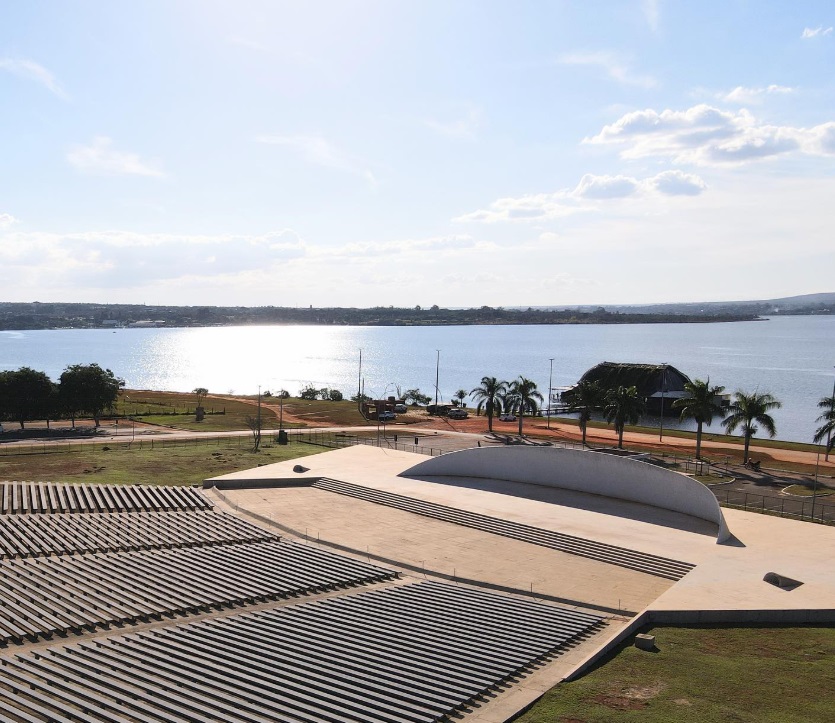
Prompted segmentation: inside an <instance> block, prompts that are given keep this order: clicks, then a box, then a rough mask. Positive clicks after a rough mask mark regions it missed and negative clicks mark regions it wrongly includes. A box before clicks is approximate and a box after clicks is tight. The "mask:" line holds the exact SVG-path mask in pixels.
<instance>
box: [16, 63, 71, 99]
mask: <svg viewBox="0 0 835 723" xmlns="http://www.w3.org/2000/svg"><path fill="white" fill-rule="evenodd" d="M0 70H5V71H7V72H9V73H12V74H13V75H16V76H18V77H20V78H26V79H27V80H34V81H35V82H36V83H40V84H41V85H42V86H44V87H45V88H46V89H47V90H49V91H50V92H52V93H53V94H54V95H57V96H58V97H59V98H63V99H64V100H66V99H67V94H66V93H65V92H64V90H63V88H61V86H60V85H58V82H57V81H56V80H55V76H54V75H52V73H50V72H49V71H48V70H47V69H46V68H44V67H43V66H42V65H39V64H38V63H36V62H35V61H34V60H27V59H26V58H0Z"/></svg>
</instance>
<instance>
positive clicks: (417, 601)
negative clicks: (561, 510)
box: [0, 582, 603, 723]
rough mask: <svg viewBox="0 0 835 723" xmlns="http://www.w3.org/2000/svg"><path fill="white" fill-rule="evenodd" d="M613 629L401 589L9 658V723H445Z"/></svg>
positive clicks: (2, 670)
mask: <svg viewBox="0 0 835 723" xmlns="http://www.w3.org/2000/svg"><path fill="white" fill-rule="evenodd" d="M450 610H454V611H455V614H454V616H452V617H451V616H450V613H449V611H450ZM602 623H603V621H602V619H601V618H600V617H597V616H594V615H589V614H586V613H582V612H580V611H577V610H572V609H567V608H560V607H557V606H553V605H548V604H544V603H540V602H535V601H531V600H522V599H518V598H509V597H506V596H501V595H497V594H495V593H488V592H485V591H479V590H472V589H468V588H461V587H456V586H453V585H446V584H442V583H434V582H421V583H416V584H409V585H402V586H393V587H388V588H381V589H377V590H373V591H369V592H366V593H360V594H351V595H341V596H336V597H331V598H327V599H323V600H319V601H315V602H305V603H300V604H294V605H289V606H282V607H281V608H278V609H272V610H263V611H258V612H252V613H245V614H240V615H233V616H228V617H223V618H219V619H208V620H204V621H200V622H195V623H191V624H185V625H183V624H181V625H168V626H164V627H159V628H154V629H152V630H147V631H142V632H136V633H132V634H122V635H114V636H111V637H108V638H98V639H96V640H94V641H81V642H79V643H77V644H74V645H55V646H50V647H48V648H45V649H41V650H39V651H34V652H30V653H21V654H17V655H14V656H5V657H2V658H0V721H10V722H11V723H21V722H25V723H29V722H30V721H33V720H37V721H51V720H55V721H58V720H80V721H96V722H97V723H98V722H100V721H134V722H141V723H163V722H165V723H185V722H186V721H196V720H200V721H209V720H211V721H226V722H227V723H255V722H256V721H259V722H261V721H263V722H264V723H267V722H268V721H304V722H305V723H325V722H332V723H350V722H356V723H407V722H408V723H435V722H438V723H440V722H441V721H450V720H454V719H456V718H457V717H458V716H459V714H460V713H462V712H466V711H468V710H472V708H473V706H474V705H477V704H478V703H479V702H480V701H483V700H485V699H487V698H489V697H490V696H492V695H494V694H495V693H496V692H497V691H500V690H503V689H505V687H506V685H507V684H508V683H509V682H511V681H515V680H517V679H518V678H519V676H521V675H524V674H526V673H528V672H530V671H532V670H535V669H536V668H537V667H538V665H539V661H542V660H546V659H548V658H549V657H552V656H554V655H559V654H561V653H562V652H564V651H566V650H569V649H570V648H571V647H572V646H574V645H576V644H577V642H578V641H580V640H583V639H584V638H586V637H587V636H588V635H590V634H593V633H594V632H595V631H596V630H598V629H599V628H600V626H601V625H602Z"/></svg>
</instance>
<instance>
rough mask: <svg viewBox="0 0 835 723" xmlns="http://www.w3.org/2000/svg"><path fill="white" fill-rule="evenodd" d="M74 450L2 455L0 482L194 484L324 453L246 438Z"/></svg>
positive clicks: (305, 446) (303, 446) (308, 447)
mask: <svg viewBox="0 0 835 723" xmlns="http://www.w3.org/2000/svg"><path fill="white" fill-rule="evenodd" d="M265 441H266V440H265ZM105 447H109V449H107V450H105V449H104V448H105ZM76 449H77V450H78V451H73V452H63V451H56V452H54V453H48V454H20V455H7V456H2V457H0V480H19V481H28V482H67V483H84V482H89V483H94V484H129V483H130V484H165V485H193V484H200V483H202V482H203V480H204V479H206V478H207V477H215V476H217V475H221V474H226V473H228V472H236V471H237V470H241V469H249V468H251V467H257V466H258V465H263V464H273V463H274V462H282V461H284V460H287V459H294V458H295V457H305V456H307V455H310V454H316V453H318V452H322V451H324V450H323V449H322V448H321V447H316V446H313V445H309V444H303V443H300V442H291V443H290V444H288V445H285V446H280V445H273V444H272V443H270V444H262V445H261V450H260V451H259V452H257V453H256V452H253V451H252V440H251V438H249V437H241V438H240V439H239V440H233V441H232V442H229V441H227V440H222V441H221V442H220V444H218V443H217V442H215V441H212V442H210V443H208V444H207V442H206V441H199V442H197V443H195V442H182V443H179V444H177V445H169V444H166V445H165V446H161V445H158V446H156V447H155V448H154V449H151V448H150V446H148V445H143V447H142V448H141V449H140V448H139V446H138V445H132V446H131V445H127V444H109V445H108V444H102V445H98V444H93V445H83V446H82V445H77V446H76Z"/></svg>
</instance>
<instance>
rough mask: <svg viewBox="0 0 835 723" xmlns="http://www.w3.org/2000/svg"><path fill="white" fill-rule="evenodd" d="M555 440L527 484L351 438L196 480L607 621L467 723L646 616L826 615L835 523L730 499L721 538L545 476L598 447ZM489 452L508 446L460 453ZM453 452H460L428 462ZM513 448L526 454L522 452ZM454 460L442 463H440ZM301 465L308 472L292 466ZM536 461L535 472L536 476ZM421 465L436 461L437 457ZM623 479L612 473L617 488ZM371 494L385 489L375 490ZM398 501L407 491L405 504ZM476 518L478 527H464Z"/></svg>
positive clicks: (256, 509) (264, 516)
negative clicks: (644, 562)
mask: <svg viewBox="0 0 835 723" xmlns="http://www.w3.org/2000/svg"><path fill="white" fill-rule="evenodd" d="M548 449H549V454H550V456H547V457H546V456H542V455H541V452H540V451H539V449H531V450H530V452H533V453H535V454H539V455H540V456H539V457H534V455H533V454H531V455H530V456H529V457H524V458H521V457H516V458H514V465H515V466H519V465H518V464H517V462H518V460H519V459H530V460H531V466H530V467H529V475H530V476H531V477H535V478H537V480H538V481H537V483H536V484H531V483H527V482H523V481H519V479H521V478H524V477H525V474H526V472H525V469H526V468H525V465H522V466H521V467H520V471H519V475H520V478H519V479H517V480H515V481H514V480H508V479H502V476H507V475H506V474H505V473H504V472H501V469H500V465H499V466H496V465H491V466H488V467H479V466H478V465H475V466H474V467H473V470H472V474H461V473H460V472H459V473H456V474H453V475H432V474H427V473H426V471H425V470H424V467H423V466H422V467H421V470H420V471H419V473H418V472H415V467H416V465H419V464H420V463H422V462H425V461H426V460H427V457H425V456H421V455H416V454H412V453H407V452H399V451H393V450H387V449H380V448H375V447H367V446H356V447H350V448H345V449H340V450H335V451H329V452H323V453H322V454H318V455H313V456H309V457H304V458H302V459H299V460H296V461H291V462H284V463H279V464H274V465H266V466H263V467H259V468H256V469H253V470H246V471H242V472H237V473H233V474H230V475H224V476H221V477H216V478H213V479H211V480H207V481H206V483H205V486H206V487H207V488H208V491H209V493H210V494H211V495H213V496H214V497H215V498H216V499H219V500H220V501H221V502H222V503H223V504H224V506H227V507H228V509H231V510H232V511H237V512H238V514H247V515H250V516H255V519H257V520H259V521H260V522H261V523H262V524H265V525H270V524H275V525H280V526H281V529H282V530H283V531H284V533H285V534H289V535H290V536H296V537H298V538H300V539H306V540H307V541H308V543H309V544H317V541H318V544H323V545H324V544H329V545H332V546H335V547H336V548H338V549H340V550H342V551H348V552H350V553H352V554H355V555H357V556H359V557H366V558H370V559H371V560H372V561H373V560H375V559H376V560H383V561H385V562H387V563H389V564H393V565H395V566H398V565H399V566H400V567H401V569H402V571H403V572H404V574H406V575H412V576H418V577H422V576H424V575H425V576H427V577H432V576H433V575H436V576H440V577H446V578H455V579H456V580H458V581H461V582H468V583H472V584H478V585H482V586H490V587H494V588H496V589H500V590H505V591H507V592H511V593H513V592H515V593H516V594H519V595H527V596H530V595H531V594H533V595H534V596H538V597H541V598H542V599H544V600H546V601H553V602H561V603H563V604H568V605H571V606H575V607H578V608H586V609H590V610H594V611H598V612H603V613H604V614H606V615H607V616H608V618H609V626H608V628H607V629H606V630H605V631H604V632H603V633H600V634H598V635H596V636H595V637H594V638H592V639H591V640H589V641H586V642H585V643H584V644H583V645H581V646H580V647H579V648H578V649H577V650H574V651H572V653H571V654H570V655H568V656H564V657H563V658H561V659H560V660H559V661H557V662H555V663H553V664H552V665H550V666H547V667H546V669H544V670H543V671H538V672H537V673H536V674H535V675H533V676H530V677H529V679H526V681H523V683H522V685H521V686H520V687H518V688H516V689H514V690H515V692H514V691H509V692H508V693H507V694H503V695H502V696H499V698H500V700H498V701H497V702H496V704H495V705H493V704H491V705H490V706H487V708H486V709H485V710H484V711H483V712H481V713H479V717H477V718H474V720H483V721H488V720H489V721H494V720H495V721H498V720H505V719H506V718H507V717H508V715H509V713H508V711H509V710H510V709H512V708H513V706H516V708H515V709H519V708H521V707H522V706H523V705H525V704H526V703H525V701H527V702H530V700H533V699H535V697H537V696H538V695H540V694H541V693H542V692H544V690H547V689H548V688H549V687H551V686H552V685H554V684H555V683H556V682H559V680H562V679H564V678H567V677H573V676H575V675H577V674H579V673H580V672H581V671H582V670H584V669H585V668H586V667H587V666H588V665H590V664H591V663H592V662H593V661H594V660H596V659H597V658H598V657H600V656H601V655H603V654H604V653H605V652H606V651H607V650H609V649H610V648H611V647H613V646H614V645H616V644H617V643H618V642H620V641H621V640H623V639H624V638H625V637H627V636H628V635H630V634H632V633H634V632H635V631H636V630H637V629H638V628H640V627H641V626H643V625H645V624H647V623H653V622H656V623H672V624H700V623H735V624H746V623H775V624H779V623H831V622H835V568H833V565H832V556H833V553H835V528H833V527H825V526H821V525H813V524H810V523H803V522H798V521H794V520H786V519H780V518H777V517H770V516H766V515H760V514H755V513H747V512H742V511H737V510H732V509H724V510H722V513H723V514H724V519H723V520H721V522H720V523H719V526H720V527H721V526H723V525H726V527H727V530H728V531H729V533H730V536H729V537H728V538H727V539H726V540H725V541H723V542H717V529H718V527H717V523H715V522H712V521H709V520H707V519H705V518H704V516H702V517H696V516H692V515H689V514H686V513H684V512H682V511H680V510H673V509H670V508H669V506H666V507H662V506H656V505H651V504H646V503H643V502H636V501H629V500H625V499H622V498H617V497H616V496H609V495H603V494H599V493H598V494H588V493H585V492H582V491H579V490H578V489H576V488H575V489H565V488H560V487H557V486H549V483H548V480H547V479H546V477H547V470H548V469H552V470H557V469H558V468H560V469H562V470H563V472H560V473H559V474H558V473H557V472H556V471H555V472H554V477H555V479H557V478H558V477H559V476H560V474H563V473H564V470H565V469H567V468H570V467H571V465H572V464H575V461H576V460H578V459H579V460H580V461H581V462H582V463H583V464H586V463H587V459H586V458H578V457H576V455H578V454H579V455H595V453H593V452H578V451H575V450H558V449H553V448H548ZM482 451H485V452H493V453H495V452H499V453H501V452H502V450H496V449H487V450H467V451H465V453H466V452H470V453H475V452H478V453H480V452H482ZM565 452H570V453H571V454H572V455H575V456H573V457H571V456H567V455H565V454H563V453H565ZM456 454H464V453H452V454H450V455H444V457H441V458H433V459H437V460H444V459H446V458H454V457H455V455H456ZM513 454H515V455H520V454H521V455H525V454H527V452H526V450H525V449H524V448H521V449H520V448H516V449H514V450H513ZM597 456H598V457H601V456H603V455H597ZM612 459H613V460H614V461H613V462H609V461H607V462H606V463H605V464H606V465H607V467H606V470H604V471H603V472H601V474H604V473H605V474H609V475H611V474H612V470H617V469H622V470H623V480H626V481H628V483H629V484H630V485H632V484H633V482H634V484H638V482H639V481H640V478H641V475H642V474H646V475H647V476H651V475H654V474H656V470H657V468H652V470H645V467H650V465H646V464H645V463H642V462H635V461H632V460H621V459H618V458H612ZM459 460H464V458H463V457H462V458H459ZM452 461H454V460H452ZM546 462H547V464H546ZM595 463H596V462H595ZM450 464H451V462H450V461H447V462H446V463H445V465H446V468H447V469H449V468H450ZM297 465H301V466H303V467H304V468H305V469H304V471H300V472H297V471H294V467H296V466H297ZM618 465H628V466H620V467H619V466H618ZM635 465H644V467H635ZM537 468H539V471H540V472H541V473H542V474H539V475H538V474H537V473H536V469H537ZM426 469H428V470H429V471H430V472H431V470H432V466H431V465H430V466H429V467H427V468H426ZM489 469H495V470H497V475H496V476H491V474H490V472H489ZM499 472H501V474H499ZM666 474H673V475H675V477H676V478H680V477H681V475H677V474H676V473H666ZM542 475H545V476H544V477H543V476H542ZM418 476H419V477H420V478H419V479H418V478H415V477H418ZM323 479H330V480H337V481H339V482H342V483H348V485H349V487H348V488H346V489H348V490H349V491H353V488H352V487H350V486H357V487H361V488H363V489H364V490H369V491H370V492H369V493H368V495H369V498H368V499H363V498H357V497H355V496H352V494H345V493H338V492H334V491H332V490H328V489H321V488H319V487H315V486H313V485H315V484H317V483H318V481H319V480H323ZM623 480H615V483H616V484H625V482H624V481H623ZM679 481H680V480H679V479H676V480H674V482H675V483H676V484H678V482H679ZM662 482H663V480H662ZM690 483H692V484H693V485H698V484H699V483H697V482H695V481H693V480H689V481H688V484H690ZM596 489H598V490H599V489H600V487H599V486H598V487H596ZM613 489H615V488H613ZM694 492H695V493H696V494H701V491H700V490H694ZM377 493H380V494H381V495H382V496H380V497H378V498H376V499H378V501H371V498H372V497H373V495H374V494H377ZM618 494H620V493H618ZM386 495H388V496H386ZM400 498H406V504H404V503H403V500H401V499H400ZM379 500H382V502H380V501H379ZM392 500H394V502H392ZM409 501H413V502H409ZM659 502H664V500H662V499H661V498H659ZM412 504H414V505H417V506H416V507H414V509H419V510H424V507H421V505H428V507H426V509H429V510H430V512H431V511H433V510H437V509H441V508H443V509H447V508H452V509H453V510H456V511H461V512H462V513H464V517H463V518H462V519H463V520H464V521H465V523H464V524H461V523H456V522H455V521H449V520H446V519H438V518H436V517H433V516H432V514H427V513H426V512H425V511H418V512H415V511H414V509H412V510H411V511H410V509H407V508H406V507H408V506H409V505H412ZM665 504H666V503H665ZM679 507H681V505H679ZM720 514H721V513H720ZM486 518H489V520H490V521H492V520H500V521H505V522H507V523H508V525H509V526H510V530H511V532H510V533H508V534H509V536H505V535H503V534H497V533H495V532H493V531H489V529H488V528H486V527H484V525H481V522H480V521H483V520H484V519H486ZM471 520H476V522H478V523H479V524H477V525H475V526H472V524H471ZM490 524H492V522H491V523H490ZM479 525H481V527H480V526H479ZM482 528H483V529H482ZM491 529H492V528H491ZM530 529H533V530H534V531H537V534H542V535H546V537H547V539H551V537H548V536H549V535H550V536H557V537H558V538H559V539H562V538H563V537H565V538H566V539H569V538H570V541H572V542H574V541H579V543H578V544H581V543H582V544H590V545H591V547H590V548H589V549H591V550H592V553H589V554H587V553H586V552H581V553H580V554H575V553H572V552H570V551H565V550H564V549H553V548H552V547H548V546H547V545H543V544H536V543H535V542H531V541H530V539H529V538H527V537H525V538H524V539H522V537H520V536H514V535H515V534H516V533H515V531H518V530H523V531H525V532H527V531H529V530H530ZM288 531H290V532H289V533H288ZM719 537H720V538H721V537H722V535H721V534H720V535H719ZM601 550H602V552H600V554H598V552H596V551H601ZM611 550H616V551H625V552H623V554H624V555H627V554H633V553H634V554H635V555H637V556H638V557H639V558H640V559H644V558H646V559H654V557H656V556H657V557H658V558H664V559H665V560H672V561H676V562H679V563H682V564H685V565H686V568H685V573H683V574H680V575H679V576H678V577H679V579H670V578H669V577H663V576H661V575H660V574H658V573H657V572H646V571H643V569H631V568H629V567H628V566H623V563H613V562H612V560H613V559H614V558H611V557H610V552H608V551H611ZM618 554H621V553H620V552H618ZM691 566H692V568H691ZM639 567H640V566H639ZM687 570H689V571H687ZM768 573H777V575H778V576H780V581H783V582H784V583H786V581H787V579H788V582H787V583H786V584H784V586H782V587H780V586H778V585H775V584H771V583H769V582H766V581H764V580H763V578H764V577H765V576H766V575H767V574H768ZM674 577H675V576H674ZM791 581H794V582H795V583H800V584H791ZM502 701H504V702H502ZM502 716H505V717H502Z"/></svg>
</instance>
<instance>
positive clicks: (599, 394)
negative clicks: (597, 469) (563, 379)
mask: <svg viewBox="0 0 835 723" xmlns="http://www.w3.org/2000/svg"><path fill="white" fill-rule="evenodd" d="M571 391H572V396H571V401H570V402H569V403H568V411H569V412H579V413H580V416H579V418H578V420H577V421H578V422H579V424H580V431H581V432H582V433H583V446H584V447H585V446H586V427H587V426H588V423H589V420H591V413H592V412H593V411H594V410H595V409H599V408H600V407H601V406H602V405H603V398H604V396H605V395H604V393H603V389H601V387H600V385H599V384H598V383H597V382H578V383H577V385H576V386H575V387H574V389H572V390H571Z"/></svg>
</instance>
